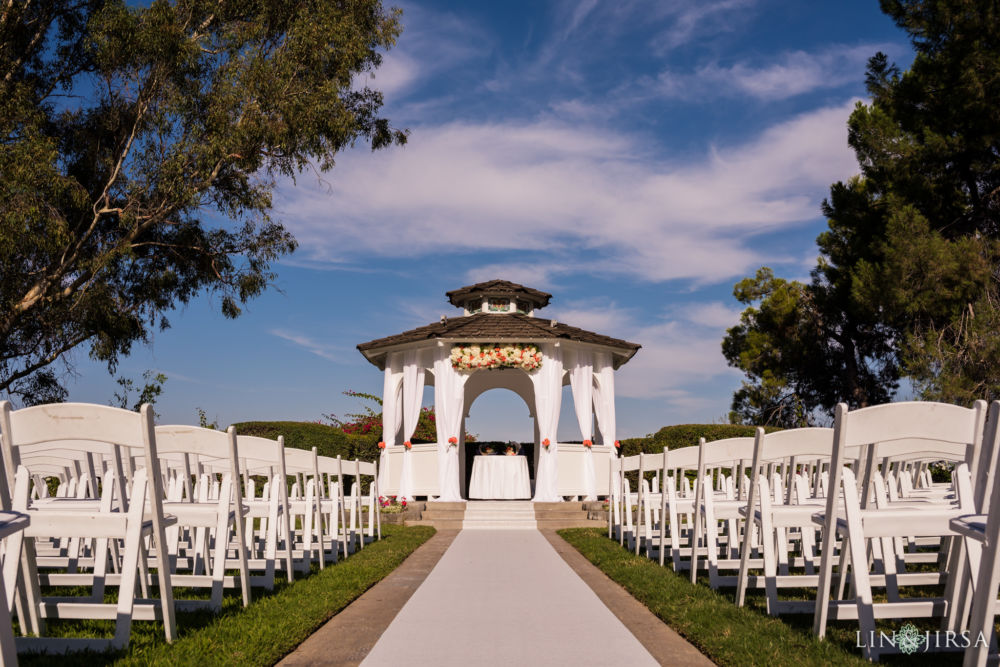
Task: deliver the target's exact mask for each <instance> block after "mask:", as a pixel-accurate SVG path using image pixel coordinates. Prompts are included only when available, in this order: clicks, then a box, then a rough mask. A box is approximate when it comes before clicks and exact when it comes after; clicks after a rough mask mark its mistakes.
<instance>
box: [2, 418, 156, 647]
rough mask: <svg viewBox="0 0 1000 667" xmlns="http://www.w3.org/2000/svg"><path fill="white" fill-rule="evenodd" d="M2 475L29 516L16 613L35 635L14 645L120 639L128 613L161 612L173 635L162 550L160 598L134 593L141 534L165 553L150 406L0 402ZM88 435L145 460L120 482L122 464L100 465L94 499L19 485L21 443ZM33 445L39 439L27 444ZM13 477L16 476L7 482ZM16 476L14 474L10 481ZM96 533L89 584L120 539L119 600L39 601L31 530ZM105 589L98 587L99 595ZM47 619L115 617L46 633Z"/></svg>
mask: <svg viewBox="0 0 1000 667" xmlns="http://www.w3.org/2000/svg"><path fill="white" fill-rule="evenodd" d="M0 431H2V440H3V457H4V467H5V474H6V475H7V479H8V484H9V486H13V487H14V488H15V490H17V491H18V492H19V494H20V495H18V496H17V497H15V498H13V503H12V505H13V509H14V510H15V511H19V512H23V513H26V514H28V515H29V516H30V525H29V527H28V528H27V529H26V530H25V533H24V536H25V538H27V539H25V541H24V545H23V549H22V552H21V573H22V577H23V581H24V582H25V586H24V597H25V600H24V603H25V604H24V606H23V607H22V609H23V611H24V616H21V617H19V621H20V625H21V627H22V628H23V630H25V631H30V632H32V633H33V634H36V635H38V637H19V638H17V645H18V647H19V648H24V649H26V650H43V651H48V652H64V651H66V650H73V649H80V648H88V649H92V650H103V649H106V648H108V647H109V646H110V647H112V648H116V649H118V648H123V647H124V646H127V645H128V642H129V637H130V634H131V624H132V620H133V618H134V619H137V620H154V619H155V620H162V621H163V625H164V634H165V636H166V639H167V641H168V642H171V641H173V638H174V636H175V635H176V623H175V619H174V602H173V590H172V587H171V578H170V577H171V568H170V562H169V559H165V562H164V563H161V566H160V567H158V568H157V580H158V583H159V593H160V599H159V601H158V602H157V601H153V602H152V603H147V602H144V601H141V600H140V599H138V598H137V596H136V595H135V586H136V582H137V580H139V579H140V564H141V562H142V561H143V559H144V558H145V555H146V551H145V550H146V543H145V541H146V538H149V539H150V545H151V546H152V548H153V549H155V552H156V553H157V554H160V555H163V554H166V537H165V530H166V527H167V526H168V525H170V524H172V523H173V522H174V518H173V517H168V516H165V515H164V513H163V507H162V496H163V492H162V478H161V475H160V470H159V459H158V457H157V449H156V436H155V432H154V428H153V415H152V409H151V408H150V406H149V405H143V406H142V408H141V409H140V411H139V412H138V413H136V412H130V411H127V410H121V409H118V408H110V407H107V406H102V405H91V404H85V403H61V404H52V405H41V406H35V407H30V408H24V409H22V410H17V411H13V410H12V409H11V406H10V403H8V402H6V401H4V402H2V403H0ZM46 442H50V443H65V442H73V443H76V445H77V446H79V447H81V448H83V447H84V445H83V443H94V450H93V452H92V453H102V454H103V453H104V452H106V451H107V449H108V445H112V446H114V447H121V448H138V449H140V450H141V451H142V452H143V457H142V458H143V460H144V464H145V467H144V468H143V469H141V470H137V471H135V473H134V474H133V475H132V478H131V483H130V484H126V483H124V482H123V481H122V479H121V475H120V471H108V472H106V473H105V474H104V477H103V480H102V485H101V486H102V490H101V497H100V499H99V500H97V499H80V498H44V499H40V500H35V501H32V500H31V498H30V492H29V490H28V487H27V483H26V482H27V480H29V479H30V471H29V469H28V468H27V467H24V466H22V465H21V460H20V452H21V449H22V448H31V447H33V446H37V445H41V444H42V443H46ZM35 449H36V451H37V447H35ZM15 476H16V478H17V481H15ZM17 482H20V483H17ZM81 535H82V536H85V537H87V538H94V539H95V540H96V545H97V546H96V547H95V550H94V557H95V561H94V569H93V572H92V573H91V574H90V575H88V576H89V577H90V580H91V581H92V582H93V583H94V589H93V590H95V591H101V592H102V591H103V585H104V580H105V579H107V578H108V577H107V572H106V569H107V566H108V560H109V558H108V542H109V540H110V541H121V545H122V550H121V551H122V558H121V562H120V563H119V564H118V567H119V571H120V573H121V574H120V576H119V577H118V578H119V585H118V602H117V603H116V604H105V603H103V600H102V599H98V600H96V601H95V600H94V599H93V597H90V598H86V599H85V600H84V601H75V600H66V599H59V600H46V599H43V598H42V596H41V581H40V578H39V571H38V564H37V562H36V559H35V549H34V542H35V540H36V539H48V538H53V537H55V538H60V537H69V538H72V537H80V536H81ZM101 597H103V595H102V596H101ZM45 618H94V619H110V620H115V634H114V638H113V639H110V640H106V639H85V638H53V637H45V636H43V635H44V634H45V623H44V619H45Z"/></svg>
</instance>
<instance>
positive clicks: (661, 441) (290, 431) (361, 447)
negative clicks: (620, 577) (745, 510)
mask: <svg viewBox="0 0 1000 667" xmlns="http://www.w3.org/2000/svg"><path fill="white" fill-rule="evenodd" d="M234 426H236V432H237V433H239V434H240V435H256V436H260V437H262V438H270V439H272V440H275V439H277V437H278V436H279V435H283V436H285V445H286V446H287V447H296V448H298V449H312V448H313V447H316V449H317V450H318V451H319V454H320V456H331V457H335V456H337V455H340V456H341V457H343V458H344V459H355V458H357V459H361V460H363V461H374V460H375V459H376V458H377V457H378V454H379V451H378V441H377V439H376V438H375V437H374V436H372V435H359V434H353V433H344V432H343V431H342V430H341V429H339V428H337V427H336V426H329V425H327V424H317V423H315V422H291V421H288V422H283V421H274V422H265V421H259V422H241V423H239V424H234ZM755 428H756V427H754V426H744V425H740V424H677V425H674V426H664V427H663V428H661V429H660V430H659V431H657V432H656V433H654V434H652V435H648V436H646V437H644V438H626V439H625V440H622V441H621V444H622V455H623V456H634V455H635V454H638V453H639V452H645V453H647V454H658V453H660V452H662V451H663V448H664V447H667V448H668V449H678V448H680V447H688V446H690V445H697V444H698V438H702V437H703V438H705V440H707V441H709V442H711V441H713V440H721V439H723V438H739V437H744V436H753V434H754V429H755ZM775 430H777V429H776V428H774V427H767V432H768V433H770V432H771V431H775Z"/></svg>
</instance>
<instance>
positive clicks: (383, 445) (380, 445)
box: [378, 440, 385, 449]
mask: <svg viewBox="0 0 1000 667" xmlns="http://www.w3.org/2000/svg"><path fill="white" fill-rule="evenodd" d="M378 448H379V449H385V443H384V442H382V441H381V440H379V441H378Z"/></svg>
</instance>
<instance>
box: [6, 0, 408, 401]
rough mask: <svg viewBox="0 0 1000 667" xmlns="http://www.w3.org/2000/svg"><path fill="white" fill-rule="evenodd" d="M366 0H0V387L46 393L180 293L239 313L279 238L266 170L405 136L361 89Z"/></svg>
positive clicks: (155, 323) (150, 326)
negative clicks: (80, 361)
mask: <svg viewBox="0 0 1000 667" xmlns="http://www.w3.org/2000/svg"><path fill="white" fill-rule="evenodd" d="M400 31H401V23H400V12H399V11H398V10H395V9H386V8H384V7H383V6H382V5H381V3H380V2H378V0H176V1H173V2H168V1H167V0H155V1H154V2H152V3H150V4H148V5H147V6H136V5H135V4H132V3H126V2H124V1H122V0H65V1H61V2H55V1H52V0H34V1H25V2H5V3H3V6H2V7H0V393H7V394H8V395H13V396H19V397H21V398H22V400H24V401H25V402H33V401H39V400H44V399H46V398H53V397H54V398H58V397H59V396H60V395H64V394H65V392H64V390H63V389H62V388H61V387H60V384H59V377H58V374H57V373H56V372H55V371H54V370H53V367H52V366H51V364H52V363H53V362H54V361H56V360H57V359H60V358H61V357H63V355H65V354H66V353H67V352H68V351H69V350H72V349H73V348H76V347H78V346H85V347H86V348H89V352H90V354H91V356H93V357H94V358H96V359H99V360H103V361H105V362H107V363H108V364H109V367H110V368H111V369H112V370H113V369H114V367H115V364H116V362H117V360H118V359H119V358H120V357H121V356H122V355H123V354H127V353H128V352H129V351H130V349H131V347H132V345H133V344H135V343H136V342H140V341H144V340H147V339H148V337H149V336H150V335H151V332H152V331H154V330H155V329H156V328H157V327H166V326H168V325H169V322H168V321H167V318H166V317H165V314H166V313H167V312H169V311H170V309H171V308H173V307H175V306H176V305H178V304H179V303H184V302H187V301H188V300H190V299H191V298H192V297H194V296H195V295H197V294H200V293H205V292H210V293H214V294H215V295H216V296H217V303H218V304H219V306H220V308H221V311H222V313H223V314H224V315H225V316H227V317H237V316H238V315H239V314H240V312H241V306H242V305H243V304H245V303H246V302H247V300H249V299H251V298H253V297H255V296H257V295H259V294H260V293H261V292H262V291H263V290H265V289H266V288H267V286H268V285H269V284H270V283H271V281H272V280H273V278H274V273H273V270H272V264H273V262H274V261H275V260H276V259H278V258H279V257H281V256H282V255H284V254H286V253H289V252H292V251H293V250H294V249H295V246H296V242H295V239H294V238H293V236H292V235H291V234H290V233H289V231H288V230H287V229H286V228H285V227H284V226H283V225H282V224H281V221H280V220H276V219H274V217H272V215H271V200H272V193H273V191H274V188H275V186H276V183H277V182H278V181H279V180H281V179H287V178H294V177H295V176H296V174H299V173H300V172H301V171H302V170H305V169H310V170H312V169H318V170H328V169H330V168H332V167H333V166H334V158H335V156H336V155H337V153H338V152H339V151H341V150H343V149H345V148H346V147H349V146H351V145H352V144H355V143H356V142H365V143H367V144H368V145H370V146H371V148H372V149H373V150H374V149H378V148H383V147H386V146H389V145H392V144H401V143H404V142H405V139H406V133H405V132H403V131H400V130H398V129H395V128H394V127H393V126H392V125H391V124H390V121H389V120H388V119H386V118H384V117H383V116H382V115H380V114H381V108H382V105H383V98H382V95H381V93H379V92H378V91H377V90H374V89H371V88H369V87H367V86H366V85H364V83H365V81H367V80H368V78H367V77H368V74H369V73H371V72H373V71H374V70H375V69H376V68H377V67H378V65H379V64H380V62H381V58H382V53H383V52H384V51H385V50H387V49H389V48H391V47H392V46H393V44H394V43H395V40H396V38H397V37H398V35H399V34H400Z"/></svg>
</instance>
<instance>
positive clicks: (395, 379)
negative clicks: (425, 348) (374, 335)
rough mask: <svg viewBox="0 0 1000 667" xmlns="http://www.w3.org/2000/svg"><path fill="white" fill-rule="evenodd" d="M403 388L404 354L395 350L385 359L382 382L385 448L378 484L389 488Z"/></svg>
mask: <svg viewBox="0 0 1000 667" xmlns="http://www.w3.org/2000/svg"><path fill="white" fill-rule="evenodd" d="M402 390H403V356H402V355H401V354H400V353H399V352H393V353H392V354H389V355H387V356H386V359H385V379H384V381H383V384H382V442H384V443H385V449H383V450H382V453H381V454H380V455H379V473H378V486H379V488H380V489H388V488H389V487H388V486H387V485H386V482H387V481H388V474H389V465H388V464H389V448H390V447H392V446H393V445H395V444H396V431H398V430H399V427H400V424H401V422H402V418H403V401H402V400H401V399H402V396H400V392H402Z"/></svg>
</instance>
